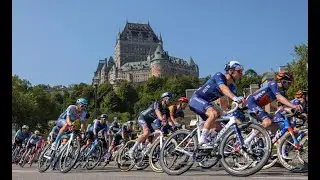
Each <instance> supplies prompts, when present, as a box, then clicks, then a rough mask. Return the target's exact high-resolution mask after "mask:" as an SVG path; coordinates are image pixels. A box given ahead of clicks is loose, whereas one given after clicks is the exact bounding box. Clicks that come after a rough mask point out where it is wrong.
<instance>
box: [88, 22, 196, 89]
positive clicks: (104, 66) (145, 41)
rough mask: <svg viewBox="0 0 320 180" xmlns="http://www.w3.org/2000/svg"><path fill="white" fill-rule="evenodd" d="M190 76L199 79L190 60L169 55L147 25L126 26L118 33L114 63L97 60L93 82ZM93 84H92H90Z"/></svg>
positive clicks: (136, 80)
mask: <svg viewBox="0 0 320 180" xmlns="http://www.w3.org/2000/svg"><path fill="white" fill-rule="evenodd" d="M174 75H189V76H196V77H199V68H198V65H197V64H195V62H194V60H193V59H192V58H190V59H189V61H185V60H183V59H181V58H177V57H173V56H169V53H168V52H166V51H164V50H163V41H162V37H161V35H160V36H159V38H158V36H157V35H156V34H155V33H154V31H153V30H152V28H151V26H150V24H149V23H148V24H136V23H128V22H127V23H126V25H125V27H124V29H123V31H122V32H121V33H120V32H119V33H118V37H117V41H116V45H115V61H114V60H113V57H110V58H109V60H107V59H104V60H99V64H98V67H97V70H96V71H95V73H94V80H96V83H98V84H103V83H106V82H109V83H110V84H113V85H117V84H118V83H119V82H121V81H122V80H127V81H131V82H134V83H141V82H145V81H147V80H148V78H149V77H151V76H155V77H168V76H174ZM93 82H94V81H93Z"/></svg>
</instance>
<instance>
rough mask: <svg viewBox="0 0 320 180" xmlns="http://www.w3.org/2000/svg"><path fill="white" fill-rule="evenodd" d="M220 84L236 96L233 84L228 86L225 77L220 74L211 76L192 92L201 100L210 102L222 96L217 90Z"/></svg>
mask: <svg viewBox="0 0 320 180" xmlns="http://www.w3.org/2000/svg"><path fill="white" fill-rule="evenodd" d="M221 84H224V85H226V86H228V87H229V89H230V90H231V91H232V92H233V93H234V94H236V88H235V86H234V84H229V85H228V84H227V79H226V76H225V75H224V74H222V73H220V72H218V73H216V74H215V75H213V76H212V77H211V78H210V79H209V80H208V81H207V82H206V83H205V84H204V85H203V86H201V87H200V88H199V89H198V90H197V91H196V92H194V94H195V95H197V97H198V98H201V99H203V100H205V101H207V102H212V101H214V100H217V99H218V98H220V97H221V96H224V95H223V93H222V92H221V90H220V88H219V86H220V85H221Z"/></svg>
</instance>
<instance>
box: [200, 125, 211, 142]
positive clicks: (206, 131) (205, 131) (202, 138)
mask: <svg viewBox="0 0 320 180" xmlns="http://www.w3.org/2000/svg"><path fill="white" fill-rule="evenodd" d="M208 134H209V129H202V133H201V136H200V142H199V144H200V145H202V144H204V143H205V142H206V138H207V136H208Z"/></svg>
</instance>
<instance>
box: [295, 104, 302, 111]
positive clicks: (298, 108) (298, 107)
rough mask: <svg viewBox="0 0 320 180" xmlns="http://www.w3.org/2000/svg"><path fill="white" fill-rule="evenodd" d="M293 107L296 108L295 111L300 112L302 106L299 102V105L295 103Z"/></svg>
mask: <svg viewBox="0 0 320 180" xmlns="http://www.w3.org/2000/svg"><path fill="white" fill-rule="evenodd" d="M295 109H296V111H298V112H301V111H302V109H303V108H302V106H301V105H300V104H299V105H295Z"/></svg>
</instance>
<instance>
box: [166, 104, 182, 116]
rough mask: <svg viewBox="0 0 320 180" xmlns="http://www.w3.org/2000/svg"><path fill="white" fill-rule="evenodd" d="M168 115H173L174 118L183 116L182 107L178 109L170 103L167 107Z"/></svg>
mask: <svg viewBox="0 0 320 180" xmlns="http://www.w3.org/2000/svg"><path fill="white" fill-rule="evenodd" d="M168 109H169V113H170V116H173V117H174V118H179V117H181V118H184V112H183V110H182V109H178V108H177V106H176V105H171V106H169V107H168Z"/></svg>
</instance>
